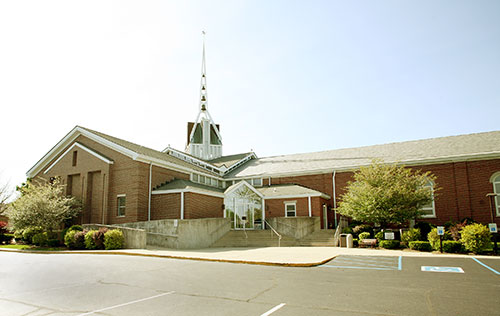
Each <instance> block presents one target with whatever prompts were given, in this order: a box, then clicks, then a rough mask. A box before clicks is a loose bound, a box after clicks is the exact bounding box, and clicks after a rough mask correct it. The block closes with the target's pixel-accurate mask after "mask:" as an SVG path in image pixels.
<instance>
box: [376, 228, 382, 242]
mask: <svg viewBox="0 0 500 316" xmlns="http://www.w3.org/2000/svg"><path fill="white" fill-rule="evenodd" d="M375 238H376V239H377V241H378V242H379V243H380V242H381V241H382V240H384V232H383V231H379V232H378V233H376V234H375Z"/></svg>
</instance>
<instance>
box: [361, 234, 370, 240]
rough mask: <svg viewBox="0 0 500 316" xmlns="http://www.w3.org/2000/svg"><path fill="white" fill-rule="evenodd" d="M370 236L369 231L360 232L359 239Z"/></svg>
mask: <svg viewBox="0 0 500 316" xmlns="http://www.w3.org/2000/svg"><path fill="white" fill-rule="evenodd" d="M368 238H370V233H369V232H362V233H361V234H359V240H363V239H368Z"/></svg>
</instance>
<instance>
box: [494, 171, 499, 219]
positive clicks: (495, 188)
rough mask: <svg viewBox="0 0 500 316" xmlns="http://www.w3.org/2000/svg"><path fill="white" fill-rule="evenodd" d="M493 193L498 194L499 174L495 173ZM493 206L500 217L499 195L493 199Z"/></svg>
mask: <svg viewBox="0 0 500 316" xmlns="http://www.w3.org/2000/svg"><path fill="white" fill-rule="evenodd" d="M492 183H493V192H494V193H496V194H500V174H499V173H497V175H496V176H494V177H493V181H492ZM495 206H496V209H497V216H500V195H497V196H496V197H495Z"/></svg>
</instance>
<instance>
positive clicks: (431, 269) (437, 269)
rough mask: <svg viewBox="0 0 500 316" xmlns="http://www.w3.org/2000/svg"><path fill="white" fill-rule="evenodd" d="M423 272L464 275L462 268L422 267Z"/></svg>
mask: <svg viewBox="0 0 500 316" xmlns="http://www.w3.org/2000/svg"><path fill="white" fill-rule="evenodd" d="M421 270H422V271H425V272H453V273H464V270H463V269H462V268H460V267H430V266H422V269H421Z"/></svg>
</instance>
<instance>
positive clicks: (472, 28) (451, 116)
mask: <svg viewBox="0 0 500 316" xmlns="http://www.w3.org/2000/svg"><path fill="white" fill-rule="evenodd" d="M202 30H205V31H206V32H207V38H206V40H207V53H206V54H207V80H208V109H209V111H210V113H211V115H212V117H213V118H214V120H215V121H216V123H218V124H220V125H221V134H222V140H223V144H224V154H234V153H239V152H247V151H249V150H250V149H253V150H254V151H255V152H256V154H257V155H258V156H259V157H265V156H274V155H282V154H292V153H298V152H310V151H321V150H329V149H336V148H345V147H358V146H364V145H374V144H382V143H390V142H397V141H406V140H415V139H422V138H431V137H440V136H450V135H457V134H467V133H475V132H483V131H492V130H499V129H500V128H499V122H500V120H499V118H500V1H497V0H489V1H486V0H482V1H481V0H474V1H460V0H450V1H443V0H429V1H422V0H419V1H402V0H395V1H374V0H366V1H333V0H329V1H310V0H308V1H306V0H303V1H291V0H284V1H279V0H260V1H259V0H251V1H237V0H227V1H212V0H211V1H185V0H183V1H181V0H179V1H102V0H99V1H67V0H64V1H39V0H37V1H1V2H0V108H1V112H0V113H1V117H2V120H1V123H0V135H2V146H1V148H2V149H1V154H0V173H1V175H0V177H1V178H0V183H1V182H5V181H10V183H11V185H12V186H14V185H16V184H19V183H21V182H22V181H24V180H25V173H26V171H27V170H28V169H29V168H31V167H32V166H33V165H34V164H35V163H36V162H37V161H38V160H39V159H40V158H41V157H42V156H43V155H44V154H45V153H47V152H48V151H49V150H50V149H51V148H52V147H53V146H54V145H55V144H56V143H57V142H58V141H59V140H60V139H61V138H62V137H64V136H65V135H66V134H67V133H68V132H69V131H70V130H71V129H72V128H73V127H74V126H75V125H81V126H84V127H88V128H91V129H95V130H98V131H100V132H103V133H106V134H109V135H112V136H116V137H119V138H123V139H126V140H129V141H132V142H135V143H138V144H141V145H143V146H148V147H151V148H154V149H157V150H162V149H163V148H165V147H166V146H167V145H168V144H170V145H171V146H173V147H174V148H178V149H181V150H183V149H184V146H185V141H186V122H187V121H193V120H194V119H195V118H196V114H197V111H198V97H199V83H200V67H201V53H202V51H201V50H202V36H201V31H202Z"/></svg>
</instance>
